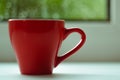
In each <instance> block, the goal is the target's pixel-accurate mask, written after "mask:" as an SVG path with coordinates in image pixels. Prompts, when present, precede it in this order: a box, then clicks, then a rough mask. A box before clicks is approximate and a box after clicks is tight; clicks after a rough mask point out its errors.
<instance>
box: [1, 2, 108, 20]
mask: <svg viewBox="0 0 120 80" xmlns="http://www.w3.org/2000/svg"><path fill="white" fill-rule="evenodd" d="M109 2H110V1H109V0H0V20H1V21H3V20H7V19H9V18H40V19H41V18H42V19H46V18H47V19H65V20H84V21H85V20H87V21H88V20H89V21H96V20H97V21H109V19H110V15H109Z"/></svg>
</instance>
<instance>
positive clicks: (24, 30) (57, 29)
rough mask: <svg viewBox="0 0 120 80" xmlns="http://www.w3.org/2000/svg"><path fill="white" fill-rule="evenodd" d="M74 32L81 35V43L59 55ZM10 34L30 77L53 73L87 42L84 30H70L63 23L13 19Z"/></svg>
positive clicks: (21, 62)
mask: <svg viewBox="0 0 120 80" xmlns="http://www.w3.org/2000/svg"><path fill="white" fill-rule="evenodd" d="M73 32H77V33H79V34H80V36H81V40H80V42H79V43H78V45H77V46H75V47H74V48H73V49H72V50H71V51H69V52H67V53H65V55H63V56H57V54H58V50H59V49H60V46H61V44H62V41H63V40H64V39H65V38H66V37H67V36H68V35H69V34H70V33H73ZM9 35H10V40H11V44H12V47H13V49H14V51H15V54H16V58H17V61H18V63H19V67H20V71H21V73H22V74H28V75H42V74H52V71H53V68H54V67H56V66H57V65H58V64H59V63H60V62H62V61H63V60H65V59H66V58H67V57H69V56H70V55H72V54H74V53H75V52H76V51H77V50H79V49H80V48H81V47H82V45H83V44H84V42H85V40H86V35H85V33H84V32H83V31H82V30H81V29H79V28H70V29H66V28H65V27H64V21H63V20H40V19H38V20H37V19H10V20H9ZM71 42H72V41H71Z"/></svg>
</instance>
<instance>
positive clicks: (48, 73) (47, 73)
mask: <svg viewBox="0 0 120 80" xmlns="http://www.w3.org/2000/svg"><path fill="white" fill-rule="evenodd" d="M21 74H22V75H52V72H44V73H23V72H22V73H21Z"/></svg>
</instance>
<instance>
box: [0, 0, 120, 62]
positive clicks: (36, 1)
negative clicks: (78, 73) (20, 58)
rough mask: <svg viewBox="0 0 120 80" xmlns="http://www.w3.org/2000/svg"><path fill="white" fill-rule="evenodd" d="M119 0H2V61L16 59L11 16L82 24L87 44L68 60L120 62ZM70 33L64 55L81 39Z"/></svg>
mask: <svg viewBox="0 0 120 80" xmlns="http://www.w3.org/2000/svg"><path fill="white" fill-rule="evenodd" d="M119 3H120V0H0V62H14V61H16V58H15V55H14V51H13V49H12V47H11V44H10V41H9V34H8V22H7V21H8V19H10V18H14V19H64V20H65V22H66V23H65V27H66V28H70V27H79V28H81V29H83V30H84V31H85V33H86V35H87V41H86V43H85V45H84V46H83V47H82V48H81V49H80V50H79V51H78V52H76V54H74V55H73V56H71V57H69V58H68V59H66V60H65V61H67V62H119V61H120V42H119V41H120V36H119V34H120V23H119V22H120V15H119V14H120V9H119V7H120V5H119ZM79 39H80V37H79V35H78V34H77V33H73V34H71V35H70V36H69V37H68V38H67V39H66V40H65V41H64V42H63V44H62V46H61V49H60V50H59V54H58V55H61V54H64V53H65V52H67V51H68V50H70V49H71V48H72V47H74V46H75V45H76V44H77V42H78V41H79Z"/></svg>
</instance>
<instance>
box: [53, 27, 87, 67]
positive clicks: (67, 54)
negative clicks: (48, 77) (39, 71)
mask: <svg viewBox="0 0 120 80" xmlns="http://www.w3.org/2000/svg"><path fill="white" fill-rule="evenodd" d="M73 32H77V33H79V34H80V36H81V39H80V41H79V43H78V44H77V45H76V46H75V47H74V48H73V49H71V50H70V51H68V52H66V53H65V54H64V55H63V56H57V57H56V61H55V65H54V66H55V67H56V66H57V65H58V64H60V63H61V62H62V61H63V60H65V59H66V58H68V57H69V56H71V55H72V54H74V53H75V52H76V51H78V50H79V49H80V48H81V47H82V46H83V44H84V43H85V41H86V35H85V33H84V31H83V30H81V29H79V28H70V29H65V33H64V39H65V38H67V36H68V35H69V34H71V33H73Z"/></svg>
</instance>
